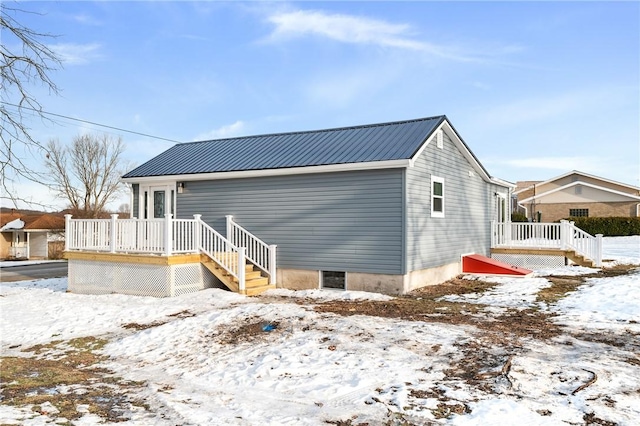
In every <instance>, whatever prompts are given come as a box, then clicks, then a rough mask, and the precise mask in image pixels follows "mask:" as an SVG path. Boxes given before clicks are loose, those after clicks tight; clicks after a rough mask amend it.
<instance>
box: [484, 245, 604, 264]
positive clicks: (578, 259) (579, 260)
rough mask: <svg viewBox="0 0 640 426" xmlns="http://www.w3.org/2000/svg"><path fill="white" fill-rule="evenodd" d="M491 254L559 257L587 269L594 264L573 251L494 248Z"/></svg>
mask: <svg viewBox="0 0 640 426" xmlns="http://www.w3.org/2000/svg"><path fill="white" fill-rule="evenodd" d="M491 254H523V255H538V256H561V257H564V258H565V260H566V259H569V260H571V261H572V262H573V263H575V264H578V265H580V266H585V267H587V268H595V267H596V264H595V262H594V261H593V260H592V259H588V258H586V257H585V256H583V255H581V254H578V253H576V251H575V250H563V249H554V248H535V247H494V248H492V249H491Z"/></svg>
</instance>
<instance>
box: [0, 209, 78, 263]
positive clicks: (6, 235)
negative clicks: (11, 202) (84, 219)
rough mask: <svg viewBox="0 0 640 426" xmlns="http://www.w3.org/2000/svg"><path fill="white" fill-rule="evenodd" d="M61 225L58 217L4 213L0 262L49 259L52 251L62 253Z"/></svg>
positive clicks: (0, 224)
mask: <svg viewBox="0 0 640 426" xmlns="http://www.w3.org/2000/svg"><path fill="white" fill-rule="evenodd" d="M64 225H65V224H64V217H63V216H62V215H58V214H51V213H34V212H19V211H11V212H4V211H3V212H2V214H1V215H0V234H2V237H1V238H0V259H48V258H49V257H50V256H51V255H53V252H54V251H56V252H61V249H62V246H63V244H64V243H63V241H64V227H65V226H64ZM58 246H59V247H58Z"/></svg>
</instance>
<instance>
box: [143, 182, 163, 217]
mask: <svg viewBox="0 0 640 426" xmlns="http://www.w3.org/2000/svg"><path fill="white" fill-rule="evenodd" d="M149 194H150V195H151V200H150V201H151V202H150V203H149V206H148V208H149V210H150V211H149V213H148V217H149V218H150V219H164V215H165V213H167V211H166V208H167V188H166V187H164V186H152V187H150V188H149Z"/></svg>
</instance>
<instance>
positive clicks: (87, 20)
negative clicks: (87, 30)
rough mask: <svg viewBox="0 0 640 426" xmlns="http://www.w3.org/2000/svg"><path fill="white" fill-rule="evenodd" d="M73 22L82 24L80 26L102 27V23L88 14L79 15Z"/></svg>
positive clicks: (75, 16) (74, 17)
mask: <svg viewBox="0 0 640 426" xmlns="http://www.w3.org/2000/svg"><path fill="white" fill-rule="evenodd" d="M72 18H73V20H74V21H76V22H78V23H80V24H85V25H95V26H100V25H102V22H101V21H99V20H97V19H95V18H94V17H93V16H90V15H86V14H79V15H74V16H73V17H72Z"/></svg>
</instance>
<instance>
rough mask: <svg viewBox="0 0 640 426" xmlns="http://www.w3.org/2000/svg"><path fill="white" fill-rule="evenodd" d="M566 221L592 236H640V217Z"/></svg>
mask: <svg viewBox="0 0 640 426" xmlns="http://www.w3.org/2000/svg"><path fill="white" fill-rule="evenodd" d="M566 220H569V221H572V222H575V225H576V226H577V227H578V228H580V229H582V230H583V231H585V232H588V233H589V234H591V235H596V234H602V235H604V236H605V237H626V236H629V235H640V217H568V218H567V219H566Z"/></svg>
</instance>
